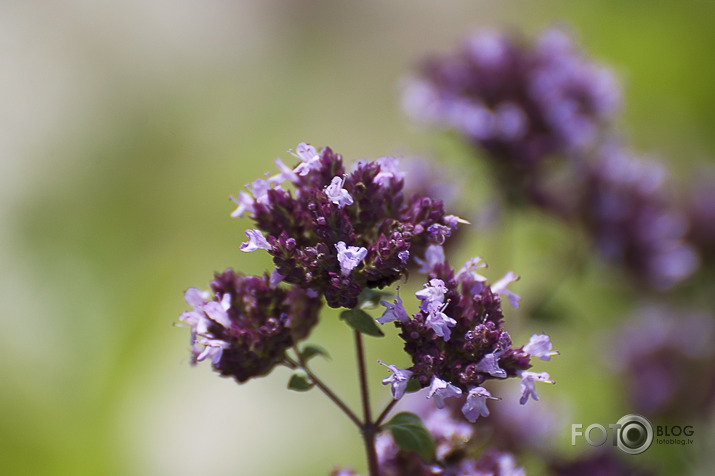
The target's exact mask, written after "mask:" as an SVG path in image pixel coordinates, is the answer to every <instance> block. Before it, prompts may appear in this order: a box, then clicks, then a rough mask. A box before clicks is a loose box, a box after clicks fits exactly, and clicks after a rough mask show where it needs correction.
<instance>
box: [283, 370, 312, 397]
mask: <svg viewBox="0 0 715 476" xmlns="http://www.w3.org/2000/svg"><path fill="white" fill-rule="evenodd" d="M288 388H289V389H290V390H295V391H296V392H306V391H308V390H310V389H311V388H313V382H311V381H310V379H309V378H308V375H307V374H306V373H305V371H304V370H301V369H298V370H296V371H295V372H293V375H291V376H290V380H289V381H288Z"/></svg>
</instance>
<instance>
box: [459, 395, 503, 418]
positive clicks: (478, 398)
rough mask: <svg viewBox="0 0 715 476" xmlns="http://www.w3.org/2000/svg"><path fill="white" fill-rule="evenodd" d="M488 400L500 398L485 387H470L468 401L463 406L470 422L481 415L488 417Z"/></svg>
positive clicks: (463, 410) (463, 411)
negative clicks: (493, 395)
mask: <svg viewBox="0 0 715 476" xmlns="http://www.w3.org/2000/svg"><path fill="white" fill-rule="evenodd" d="M487 400H499V399H498V398H496V397H492V394H491V393H489V390H487V389H486V388H484V387H472V388H470V389H469V393H468V394H467V402H466V403H465V404H464V406H462V413H463V414H464V416H465V417H466V418H467V420H469V422H470V423H474V422H475V421H477V419H478V418H479V417H480V416H483V417H488V416H489V409H488V408H487Z"/></svg>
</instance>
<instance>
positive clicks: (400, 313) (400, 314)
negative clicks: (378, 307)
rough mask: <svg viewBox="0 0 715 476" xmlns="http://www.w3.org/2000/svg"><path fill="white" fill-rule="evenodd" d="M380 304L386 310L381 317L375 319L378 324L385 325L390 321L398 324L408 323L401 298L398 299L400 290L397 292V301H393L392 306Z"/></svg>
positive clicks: (384, 302)
mask: <svg viewBox="0 0 715 476" xmlns="http://www.w3.org/2000/svg"><path fill="white" fill-rule="evenodd" d="M380 304H382V305H383V306H385V307H386V308H387V309H385V312H383V313H382V316H381V317H380V318H378V319H376V321H377V322H379V323H380V324H385V323H388V322H392V321H400V322H409V321H410V316H409V315H408V314H407V311H406V310H405V308H404V306H403V305H402V298H400V290H399V289H398V290H397V300H396V301H394V304H390V303H389V302H387V301H381V302H380Z"/></svg>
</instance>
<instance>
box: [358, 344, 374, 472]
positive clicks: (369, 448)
mask: <svg viewBox="0 0 715 476" xmlns="http://www.w3.org/2000/svg"><path fill="white" fill-rule="evenodd" d="M355 350H356V352H357V361H358V374H359V376H360V397H361V400H362V410H363V418H364V424H363V425H362V436H363V440H364V441H365V452H366V454H367V465H368V469H369V474H370V476H380V468H379V466H378V463H377V452H376V451H375V436H377V427H378V425H376V424H375V423H373V421H372V415H371V413H370V392H369V389H368V387H367V370H366V368H365V351H364V348H363V343H362V334H361V333H360V331H357V330H356V331H355Z"/></svg>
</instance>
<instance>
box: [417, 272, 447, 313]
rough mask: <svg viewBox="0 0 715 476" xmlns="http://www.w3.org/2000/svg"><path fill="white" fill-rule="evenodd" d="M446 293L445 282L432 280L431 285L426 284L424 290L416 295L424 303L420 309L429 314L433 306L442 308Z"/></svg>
mask: <svg viewBox="0 0 715 476" xmlns="http://www.w3.org/2000/svg"><path fill="white" fill-rule="evenodd" d="M446 292H447V288H446V287H445V285H444V281H442V280H441V279H430V281H429V283H427V284H425V285H424V288H423V289H420V290H419V291H417V292H416V293H415V296H417V298H418V299H420V300H421V301H422V304H420V309H422V310H423V311H424V312H429V310H430V309H431V308H432V305H433V304H439V305H440V306H441V305H442V303H444V293H446Z"/></svg>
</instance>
